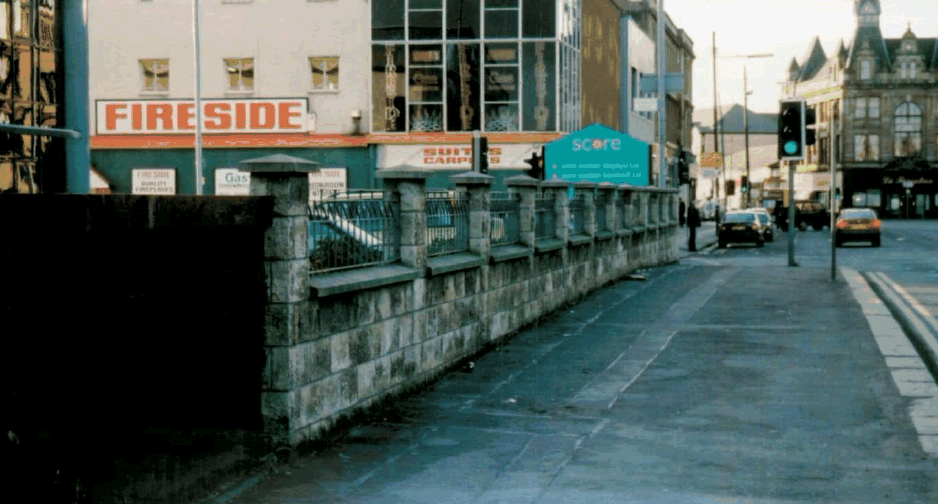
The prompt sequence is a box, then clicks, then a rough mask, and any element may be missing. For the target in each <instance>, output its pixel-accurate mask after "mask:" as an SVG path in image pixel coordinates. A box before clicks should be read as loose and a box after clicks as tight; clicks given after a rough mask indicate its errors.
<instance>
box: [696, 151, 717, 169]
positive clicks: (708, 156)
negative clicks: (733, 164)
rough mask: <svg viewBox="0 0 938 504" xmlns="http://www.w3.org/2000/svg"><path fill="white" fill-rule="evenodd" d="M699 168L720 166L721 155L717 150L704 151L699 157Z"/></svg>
mask: <svg viewBox="0 0 938 504" xmlns="http://www.w3.org/2000/svg"><path fill="white" fill-rule="evenodd" d="M700 166H701V168H721V167H722V166H723V156H722V155H721V154H720V153H719V152H704V153H703V156H701V158H700Z"/></svg>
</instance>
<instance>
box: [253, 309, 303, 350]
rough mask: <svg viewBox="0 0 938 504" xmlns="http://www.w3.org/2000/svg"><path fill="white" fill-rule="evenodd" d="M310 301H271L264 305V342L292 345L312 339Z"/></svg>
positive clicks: (273, 344) (266, 343)
mask: <svg viewBox="0 0 938 504" xmlns="http://www.w3.org/2000/svg"><path fill="white" fill-rule="evenodd" d="M310 310H311V305H310V303H309V302H308V301H300V302H297V303H269V304H267V306H265V307H264V344H265V345H270V346H283V345H292V344H294V343H296V342H298V341H302V340H304V339H310V338H311V337H312V336H310V335H309V334H308V332H309V318H310Z"/></svg>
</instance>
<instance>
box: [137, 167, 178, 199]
mask: <svg viewBox="0 0 938 504" xmlns="http://www.w3.org/2000/svg"><path fill="white" fill-rule="evenodd" d="M131 193H132V194H176V170H175V169H174V168H134V170H133V172H132V174H131Z"/></svg>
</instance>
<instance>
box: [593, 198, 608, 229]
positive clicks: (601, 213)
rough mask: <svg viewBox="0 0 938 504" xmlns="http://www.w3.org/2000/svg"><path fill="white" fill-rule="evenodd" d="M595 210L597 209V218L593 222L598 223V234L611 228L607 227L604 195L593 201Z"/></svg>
mask: <svg viewBox="0 0 938 504" xmlns="http://www.w3.org/2000/svg"><path fill="white" fill-rule="evenodd" d="M593 204H594V208H595V209H596V217H595V219H594V220H593V222H595V223H596V232H597V233H598V232H600V231H605V230H607V229H608V228H609V226H607V225H606V196H605V195H604V194H597V195H596V199H595V200H593Z"/></svg>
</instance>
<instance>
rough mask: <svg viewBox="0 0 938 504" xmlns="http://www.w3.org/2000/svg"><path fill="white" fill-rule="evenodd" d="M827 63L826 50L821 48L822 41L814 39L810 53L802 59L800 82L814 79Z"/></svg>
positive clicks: (817, 38) (799, 74) (809, 49)
mask: <svg viewBox="0 0 938 504" xmlns="http://www.w3.org/2000/svg"><path fill="white" fill-rule="evenodd" d="M826 62H827V56H826V55H825V54H824V48H823V47H821V39H820V38H819V37H814V40H812V41H811V45H810V46H809V47H808V51H807V52H806V53H805V55H804V57H803V58H801V70H800V71H799V72H798V74H797V76H798V80H802V81H803V80H809V79H811V78H813V77H814V76H815V75H817V73H818V70H820V69H821V68H823V67H824V63H826Z"/></svg>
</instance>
